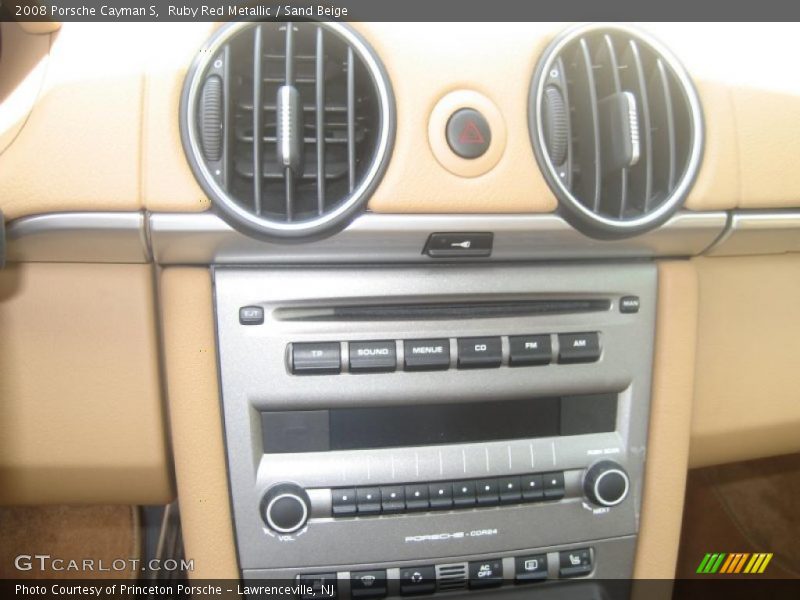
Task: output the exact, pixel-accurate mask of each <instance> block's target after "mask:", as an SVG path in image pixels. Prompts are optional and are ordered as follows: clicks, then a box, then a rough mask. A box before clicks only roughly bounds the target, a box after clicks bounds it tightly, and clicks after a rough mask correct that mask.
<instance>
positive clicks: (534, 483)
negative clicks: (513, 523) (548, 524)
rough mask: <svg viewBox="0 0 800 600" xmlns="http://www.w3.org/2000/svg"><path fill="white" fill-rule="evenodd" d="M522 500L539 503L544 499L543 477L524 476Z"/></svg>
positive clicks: (522, 480) (521, 478) (521, 486)
mask: <svg viewBox="0 0 800 600" xmlns="http://www.w3.org/2000/svg"><path fill="white" fill-rule="evenodd" d="M520 488H521V489H522V500H523V501H525V502H538V501H539V500H542V499H543V498H544V482H543V481H542V476H541V475H523V476H522V477H520Z"/></svg>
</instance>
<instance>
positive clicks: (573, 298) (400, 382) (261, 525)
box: [214, 262, 657, 598]
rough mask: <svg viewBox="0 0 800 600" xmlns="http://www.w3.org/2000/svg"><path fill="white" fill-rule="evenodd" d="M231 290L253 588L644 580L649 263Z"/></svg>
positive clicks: (232, 416) (349, 591)
mask: <svg viewBox="0 0 800 600" xmlns="http://www.w3.org/2000/svg"><path fill="white" fill-rule="evenodd" d="M214 285H215V302H216V313H217V334H218V342H219V355H220V377H221V390H222V404H223V414H224V428H225V439H226V450H227V460H228V468H229V478H230V489H231V502H232V507H233V515H234V520H235V533H236V544H237V550H238V557H239V564H240V567H241V570H242V576H243V577H244V578H246V579H249V578H259V579H277V578H281V579H297V580H300V581H302V582H305V583H308V584H309V585H310V586H312V588H315V589H317V590H321V591H326V590H328V591H329V590H332V589H335V590H336V593H337V596H338V597H341V598H381V597H385V596H396V595H410V594H434V593H437V594H438V593H442V592H451V591H454V590H461V591H462V593H463V594H465V595H467V596H471V597H474V596H475V595H476V594H478V595H480V593H479V592H476V591H474V590H483V591H484V592H486V591H487V590H492V591H496V592H497V593H503V592H504V591H508V590H513V589H516V590H523V589H524V590H526V591H527V590H529V589H530V587H535V588H536V589H538V590H540V591H546V590H551V589H556V588H559V589H560V588H561V587H564V586H562V585H561V584H564V583H566V582H567V580H569V581H570V582H571V584H570V585H573V586H574V585H578V584H577V580H584V584H586V583H590V582H591V580H600V579H616V578H619V579H625V578H630V577H631V576H632V571H633V559H634V553H635V548H636V539H637V533H638V528H639V510H640V506H641V498H642V481H643V468H644V460H645V453H646V445H647V424H648V413H649V401H650V381H651V368H652V352H653V350H652V348H653V331H654V323H655V308H656V307H655V301H656V285H657V276H656V268H655V266H654V265H653V264H652V263H646V262H641V263H636V262H633V263H630V262H628V263H624V264H623V263H620V264H612V263H606V264H594V265H589V266H587V265H574V264H561V265H553V266H549V265H548V266H497V265H492V266H491V268H488V267H483V266H480V265H472V266H470V267H463V266H461V265H453V264H444V265H436V266H434V265H431V266H428V267H402V266H398V267H391V268H388V267H387V268H383V267H364V268H361V269H354V268H348V269H339V268H335V267H333V268H310V267H309V268H300V267H294V268H291V269H282V268H275V269H250V268H234V267H231V268H217V269H216V270H215V272H214ZM585 580H590V581H585ZM527 584H530V587H529V586H527ZM322 586H330V587H322Z"/></svg>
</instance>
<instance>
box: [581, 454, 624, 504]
mask: <svg viewBox="0 0 800 600" xmlns="http://www.w3.org/2000/svg"><path fill="white" fill-rule="evenodd" d="M629 489H630V479H629V478H628V474H627V473H626V472H625V469H623V468H622V467H621V466H620V465H618V464H617V463H615V462H613V461H610V460H604V461H601V462H599V463H595V464H594V465H592V466H591V467H590V468H589V470H588V471H586V477H585V478H584V480H583V491H584V492H585V493H586V496H587V498H589V500H591V501H592V502H594V503H595V504H597V505H598V506H616V505H617V504H619V503H620V502H622V501H623V500H625V498H626V497H627V496H628V490H629Z"/></svg>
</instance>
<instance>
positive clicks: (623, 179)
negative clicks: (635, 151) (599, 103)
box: [597, 34, 628, 217]
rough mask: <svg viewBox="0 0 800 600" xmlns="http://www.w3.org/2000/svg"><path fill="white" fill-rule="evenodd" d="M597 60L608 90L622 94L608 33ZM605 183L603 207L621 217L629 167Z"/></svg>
mask: <svg viewBox="0 0 800 600" xmlns="http://www.w3.org/2000/svg"><path fill="white" fill-rule="evenodd" d="M597 61H598V62H599V63H600V64H603V65H604V67H605V69H604V70H605V71H606V79H607V85H608V86H609V89H608V92H609V93H613V94H620V93H621V92H622V91H623V90H622V80H621V79H620V75H619V61H618V60H617V51H616V49H615V48H614V41H613V40H612V39H611V36H610V35H608V34H606V35H604V36H603V38H602V41H601V42H600V48H599V50H598V57H597ZM603 184H604V185H605V186H606V187H605V188H604V189H603V198H602V200H601V202H602V203H603V204H604V207H603V208H604V209H605V211H606V212H608V213H609V214H616V215H617V216H619V217H623V216H624V215H625V208H626V205H627V202H628V169H627V167H623V168H622V169H620V172H619V177H618V178H616V177H613V176H610V177H606V178H604V179H603Z"/></svg>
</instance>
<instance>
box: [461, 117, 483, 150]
mask: <svg viewBox="0 0 800 600" xmlns="http://www.w3.org/2000/svg"><path fill="white" fill-rule="evenodd" d="M458 143H459V144H485V143H486V140H484V139H483V134H482V133H481V130H480V129H478V126H477V125H476V124H475V121H473V120H472V119H470V120H469V121H467V124H466V125H464V129H462V130H461V134H460V135H459V136H458Z"/></svg>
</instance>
